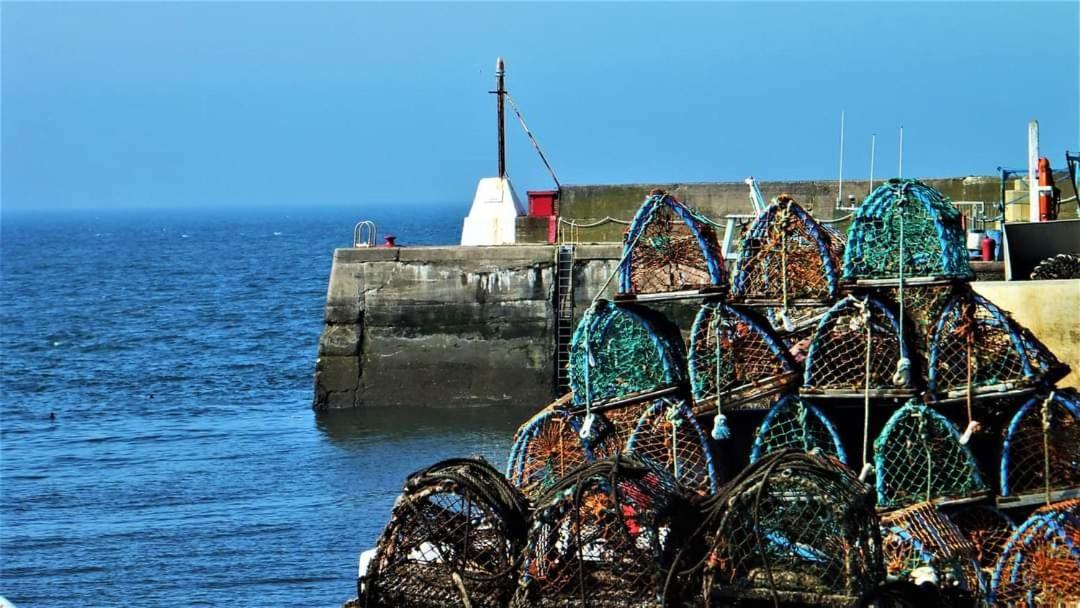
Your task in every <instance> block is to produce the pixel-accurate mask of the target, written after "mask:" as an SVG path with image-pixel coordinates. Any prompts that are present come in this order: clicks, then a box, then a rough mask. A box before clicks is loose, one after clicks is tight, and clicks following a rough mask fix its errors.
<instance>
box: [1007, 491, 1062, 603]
mask: <svg viewBox="0 0 1080 608" xmlns="http://www.w3.org/2000/svg"><path fill="white" fill-rule="evenodd" d="M990 587H991V591H990V592H991V598H990V599H991V601H992V602H993V603H994V605H1001V606H1030V607H1034V606H1076V605H1077V604H1078V603H1080V499H1073V500H1065V501H1061V502H1058V503H1054V504H1051V505H1047V506H1045V507H1043V508H1041V509H1039V510H1037V511H1035V512H1034V513H1032V515H1031V517H1029V518H1028V519H1027V521H1025V522H1024V523H1023V524H1021V525H1020V527H1019V528H1018V529H1017V530H1016V532H1015V533H1014V534H1013V535H1012V537H1010V538H1009V541H1008V543H1006V545H1005V550H1004V552H1003V553H1002V555H1001V559H999V560H998V563H997V567H996V568H995V569H994V576H993V578H992V579H991V581H990Z"/></svg>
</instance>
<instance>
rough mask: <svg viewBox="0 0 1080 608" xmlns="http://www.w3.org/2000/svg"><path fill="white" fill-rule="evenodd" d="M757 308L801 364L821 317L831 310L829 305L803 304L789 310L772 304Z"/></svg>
mask: <svg viewBox="0 0 1080 608" xmlns="http://www.w3.org/2000/svg"><path fill="white" fill-rule="evenodd" d="M755 309H756V310H759V311H760V312H761V314H762V315H763V316H764V317H765V318H766V319H768V321H769V325H770V326H772V330H773V332H774V333H775V334H776V336H777V337H778V338H780V340H781V341H783V343H784V345H785V346H787V349H788V353H790V354H791V358H792V359H794V360H795V362H796V363H798V364H800V365H801V364H803V363H804V362H805V361H806V354H807V352H808V351H809V350H810V341H811V339H812V338H813V337H814V331H815V330H816V329H817V326H818V323H820V322H821V318H822V317H823V316H825V313H826V312H828V311H829V306H803V307H799V308H788V309H787V310H785V309H783V308H782V307H776V306H771V307H763V308H758V307H755Z"/></svg>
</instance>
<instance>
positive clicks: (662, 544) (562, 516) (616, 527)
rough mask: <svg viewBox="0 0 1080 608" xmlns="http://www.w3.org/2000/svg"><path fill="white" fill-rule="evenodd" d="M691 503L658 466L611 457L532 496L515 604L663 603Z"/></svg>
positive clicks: (651, 606)
mask: <svg viewBox="0 0 1080 608" xmlns="http://www.w3.org/2000/svg"><path fill="white" fill-rule="evenodd" d="M692 526H693V522H692V515H691V511H690V509H689V504H688V502H687V500H686V499H685V497H684V496H683V495H682V494H681V493H680V492H679V490H678V485H677V484H676V482H675V479H674V478H673V477H672V476H671V475H670V474H669V473H668V472H667V470H665V469H664V468H662V467H661V466H660V465H657V464H655V463H651V462H649V461H645V460H635V459H627V458H622V457H613V458H609V459H605V460H601V461H598V462H596V463H593V464H591V465H586V466H584V467H582V468H580V469H578V470H576V471H574V472H573V473H571V474H570V475H568V476H567V477H566V478H565V479H563V480H562V481H561V482H560V483H559V484H557V485H555V486H553V487H551V488H550V489H549V490H548V491H547V492H546V493H545V494H544V495H543V496H541V497H540V498H539V499H538V500H537V501H536V509H535V511H534V516H533V523H532V527H531V529H530V532H529V536H528V541H527V543H526V547H525V551H524V561H523V567H522V572H521V577H520V581H519V585H518V590H517V592H516V593H515V595H514V598H513V600H512V601H511V604H510V606H512V607H513V608H525V607H540V608H545V607H551V606H558V607H564V606H575V607H580V608H622V607H627V608H660V607H663V606H666V605H668V604H667V602H666V601H665V597H664V580H665V575H666V574H667V571H668V569H669V568H670V566H671V564H672V563H673V558H674V555H675V553H676V551H677V550H678V549H679V548H680V547H681V546H682V545H683V542H684V540H685V538H686V535H687V534H686V530H688V529H691V528H692Z"/></svg>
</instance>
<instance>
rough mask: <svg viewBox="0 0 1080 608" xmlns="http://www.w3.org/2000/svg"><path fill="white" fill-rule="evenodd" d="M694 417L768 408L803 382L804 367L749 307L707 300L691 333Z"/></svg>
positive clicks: (691, 383) (764, 321) (690, 363)
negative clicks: (716, 412)
mask: <svg viewBox="0 0 1080 608" xmlns="http://www.w3.org/2000/svg"><path fill="white" fill-rule="evenodd" d="M689 367H690V386H691V389H692V391H693V396H694V412H695V413H696V414H698V415H702V414H704V413H707V412H710V411H724V410H737V409H766V408H768V407H771V406H772V403H773V402H774V401H775V400H776V396H777V395H778V394H780V393H782V392H783V391H785V390H788V389H791V388H793V387H795V386H797V385H798V383H799V379H800V378H799V368H798V364H797V363H795V360H794V359H793V358H792V356H791V354H790V353H789V352H788V349H787V346H786V345H785V344H784V343H783V341H782V340H780V339H779V338H778V337H777V336H776V334H774V333H773V331H772V329H771V328H770V326H769V323H768V322H767V321H766V320H765V319H763V318H761V317H760V316H758V315H757V314H755V313H754V312H753V311H752V310H750V309H748V308H742V307H737V306H732V305H729V304H724V303H722V302H718V301H706V302H705V303H703V304H702V305H701V308H700V309H699V310H698V314H697V316H696V317H695V319H694V324H693V327H692V328H691V330H690V362H689Z"/></svg>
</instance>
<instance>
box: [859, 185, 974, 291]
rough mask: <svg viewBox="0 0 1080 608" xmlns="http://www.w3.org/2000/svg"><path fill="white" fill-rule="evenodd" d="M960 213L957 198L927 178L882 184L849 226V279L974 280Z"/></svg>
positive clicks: (861, 207) (868, 197)
mask: <svg viewBox="0 0 1080 608" xmlns="http://www.w3.org/2000/svg"><path fill="white" fill-rule="evenodd" d="M960 217H961V216H960V212H959V211H958V210H957V209H956V207H954V206H953V204H952V201H950V200H949V199H948V198H946V197H945V196H943V195H942V194H941V193H940V192H938V191H937V190H934V189H933V188H931V187H929V186H927V185H926V184H923V183H922V182H919V181H917V180H911V179H905V180H900V179H891V180H889V181H887V182H885V183H883V184H881V185H880V186H878V187H877V188H875V189H874V191H873V192H871V193H870V195H869V196H867V197H866V200H865V201H863V203H862V205H860V206H859V210H858V211H856V212H855V219H854V221H852V223H851V226H850V227H849V228H848V237H847V248H846V249H845V250H844V271H843V275H842V276H843V279H844V280H848V281H854V280H858V279H897V278H899V277H900V275H901V271H902V273H903V276H904V278H905V279H911V278H915V277H923V278H956V279H972V278H974V277H975V275H974V273H973V272H972V271H971V265H970V264H969V262H968V251H967V246H966V243H965V242H964V238H965V233H964V228H963V226H962V225H961V223H960V222H961V220H960ZM901 252H902V255H901ZM901 267H902V270H901Z"/></svg>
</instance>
